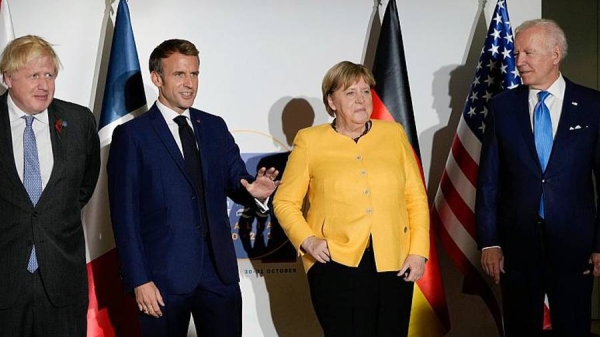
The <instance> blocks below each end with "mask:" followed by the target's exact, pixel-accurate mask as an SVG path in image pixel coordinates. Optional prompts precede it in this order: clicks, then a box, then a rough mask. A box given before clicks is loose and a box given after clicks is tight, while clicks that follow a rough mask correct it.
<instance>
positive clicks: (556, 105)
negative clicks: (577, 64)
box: [529, 74, 566, 139]
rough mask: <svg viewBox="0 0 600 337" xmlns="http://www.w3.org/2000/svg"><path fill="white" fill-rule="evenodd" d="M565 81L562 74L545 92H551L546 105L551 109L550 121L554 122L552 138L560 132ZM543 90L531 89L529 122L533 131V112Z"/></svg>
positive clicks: (545, 101)
mask: <svg viewBox="0 0 600 337" xmlns="http://www.w3.org/2000/svg"><path fill="white" fill-rule="evenodd" d="M565 87H566V83H565V79H564V78H563V77H562V74H561V75H559V76H558V78H557V79H556V81H554V83H552V85H551V86H550V87H549V88H548V89H546V90H545V91H547V92H549V93H550V95H549V96H548V97H546V99H545V100H544V103H546V106H547V107H548V109H550V119H551V120H552V138H553V139H554V137H555V136H556V130H558V122H559V121H560V115H561V112H562V106H563V101H564V98H565ZM540 91H541V90H537V89H529V120H530V121H531V128H532V130H533V128H534V125H533V111H534V109H535V105H536V104H537V103H538V96H537V94H538V93H539V92H540Z"/></svg>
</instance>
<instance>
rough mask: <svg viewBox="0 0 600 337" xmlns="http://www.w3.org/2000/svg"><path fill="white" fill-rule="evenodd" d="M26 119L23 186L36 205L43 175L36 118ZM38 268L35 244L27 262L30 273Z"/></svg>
mask: <svg viewBox="0 0 600 337" xmlns="http://www.w3.org/2000/svg"><path fill="white" fill-rule="evenodd" d="M22 118H23V119H25V131H24V132H23V186H25V189H26V190H27V193H28V194H29V199H31V202H32V203H33V206H35V205H36V204H37V202H38V200H39V199H40V196H41V195H42V175H41V173H40V161H39V159H38V151H37V144H36V141H35V134H34V133H33V128H32V127H31V125H32V124H33V121H34V120H35V117H33V116H23V117H22ZM37 269H38V263H37V256H36V254H35V245H34V246H32V247H31V255H30V256H29V262H28V263H27V270H28V271H29V272H30V273H33V272H35V271H36V270H37Z"/></svg>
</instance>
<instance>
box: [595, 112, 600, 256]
mask: <svg viewBox="0 0 600 337" xmlns="http://www.w3.org/2000/svg"><path fill="white" fill-rule="evenodd" d="M596 113H598V112H596ZM594 180H595V185H596V195H598V194H599V193H600V191H599V190H600V189H599V188H598V186H599V185H600V117H599V118H598V123H597V125H596V144H595V148H594ZM598 209H599V207H598V198H596V220H595V223H594V227H595V235H594V253H600V216H598Z"/></svg>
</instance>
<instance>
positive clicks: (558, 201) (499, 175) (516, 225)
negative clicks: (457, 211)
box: [476, 79, 600, 273]
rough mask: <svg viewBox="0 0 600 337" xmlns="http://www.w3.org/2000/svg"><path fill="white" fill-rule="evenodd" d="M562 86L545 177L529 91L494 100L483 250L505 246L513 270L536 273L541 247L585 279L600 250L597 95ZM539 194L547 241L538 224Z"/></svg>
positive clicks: (557, 264) (483, 190)
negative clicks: (596, 185)
mask: <svg viewBox="0 0 600 337" xmlns="http://www.w3.org/2000/svg"><path fill="white" fill-rule="evenodd" d="M565 81H566V88H565V96H564V104H563V107H562V113H561V117H560V121H559V123H558V130H557V132H556V135H555V138H554V145H553V147H552V153H551V155H550V159H549V161H548V166H547V168H546V171H545V172H544V173H542V171H541V166H540V163H539V160H538V156H537V151H536V148H535V142H534V136H533V132H532V129H531V122H530V115H529V107H528V87H527V86H521V87H518V88H516V89H513V90H510V91H507V92H504V93H502V94H499V95H498V96H496V97H495V98H494V99H493V100H492V101H491V105H490V111H489V114H490V115H489V116H488V117H489V118H488V119H487V123H486V124H487V125H486V131H485V136H484V140H483V147H482V151H481V158H480V162H479V165H480V170H479V181H478V189H477V202H476V221H477V229H478V233H477V234H478V244H479V246H480V248H481V247H489V246H496V245H498V246H501V247H502V251H503V253H504V256H505V267H506V268H508V269H516V270H520V269H526V268H527V269H528V268H532V269H533V270H539V268H540V266H541V265H542V264H540V259H541V258H542V257H541V254H540V247H541V244H542V243H544V244H545V245H546V247H547V250H548V252H549V254H550V255H549V256H548V257H547V258H546V259H547V260H549V261H548V262H550V264H551V265H552V266H553V267H554V268H560V270H561V271H562V272H564V271H569V272H577V273H581V272H582V271H583V270H584V269H585V266H586V263H587V261H588V259H589V257H590V255H591V253H592V252H600V233H598V229H599V227H598V225H599V223H598V219H597V217H596V202H595V197H594V191H595V188H594V182H593V180H592V178H593V177H595V180H596V182H599V181H600V180H599V178H600V134H599V133H600V93H599V92H597V91H595V90H592V89H589V88H585V87H582V86H580V85H577V84H574V83H573V82H571V81H569V80H567V79H565ZM542 190H543V191H544V202H545V203H544V211H545V234H544V235H542V233H541V229H540V226H536V218H537V214H538V210H539V202H540V196H541V194H542ZM542 240H544V241H543V242H542ZM536 268H538V269H536ZM557 270H558V269H557Z"/></svg>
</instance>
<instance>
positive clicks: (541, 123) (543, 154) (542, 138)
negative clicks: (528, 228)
mask: <svg viewBox="0 0 600 337" xmlns="http://www.w3.org/2000/svg"><path fill="white" fill-rule="evenodd" d="M548 96H550V93H549V92H547V91H540V92H538V103H537V104H536V105H535V109H534V110H533V131H534V132H533V134H534V137H535V148H536V150H537V153H538V158H539V160H540V165H541V166H542V172H545V171H546V165H548V159H549V158H550V152H552V143H553V139H552V120H551V118H550V109H548V106H546V103H544V100H545V99H546V97H548ZM540 217H542V218H544V193H543V192H542V197H541V200H540Z"/></svg>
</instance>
